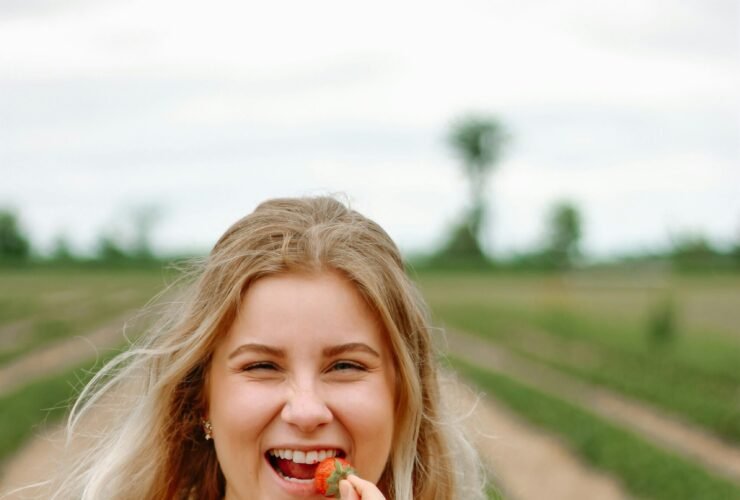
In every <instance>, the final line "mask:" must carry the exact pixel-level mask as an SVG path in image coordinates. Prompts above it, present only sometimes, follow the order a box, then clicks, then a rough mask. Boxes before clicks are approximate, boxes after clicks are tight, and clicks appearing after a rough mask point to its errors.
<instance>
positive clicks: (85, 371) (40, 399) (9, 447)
mask: <svg viewBox="0 0 740 500" xmlns="http://www.w3.org/2000/svg"><path fill="white" fill-rule="evenodd" d="M113 354H115V353H113V352H111V353H109V354H107V355H106V356H105V357H104V358H102V359H100V360H98V361H96V362H87V363H83V364H81V365H79V366H76V367H74V368H70V369H68V370H66V371H65V372H63V373H56V374H51V375H48V376H46V377H42V378H39V379H36V380H34V381H32V382H30V383H28V384H27V385H25V386H23V387H21V388H19V389H17V390H16V391H14V392H12V393H10V394H6V395H3V396H2V397H0V408H2V411H0V463H2V462H3V461H4V460H5V459H6V458H8V457H9V456H10V455H11V454H12V453H13V452H14V451H16V450H17V449H18V448H19V447H20V446H21V445H22V444H23V443H24V442H25V441H26V440H27V439H28V438H30V437H31V436H32V435H33V434H35V433H36V432H38V431H39V430H40V429H41V428H43V427H44V426H45V425H47V424H50V423H53V422H55V421H57V420H58V419H59V418H61V417H62V416H64V415H65V414H66V413H67V411H68V410H69V408H70V405H71V404H72V403H73V402H74V400H75V398H76V396H77V395H78V394H79V391H80V390H81V388H82V387H84V385H85V384H86V383H87V382H88V381H89V380H90V379H91V378H92V376H93V374H94V373H95V371H96V369H97V368H100V366H102V363H103V362H105V361H106V360H107V359H110V357H112V355H113Z"/></svg>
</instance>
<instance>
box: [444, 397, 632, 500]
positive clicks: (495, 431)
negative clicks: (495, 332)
mask: <svg viewBox="0 0 740 500" xmlns="http://www.w3.org/2000/svg"><path fill="white" fill-rule="evenodd" d="M446 389H447V390H448V391H450V392H451V393H453V394H454V398H455V400H456V401H457V402H458V404H459V405H460V408H459V410H458V411H460V412H461V413H462V414H465V413H467V411H469V410H471V409H473V412H472V415H471V416H470V418H469V419H468V420H467V421H466V426H467V427H468V432H470V433H471V435H472V436H474V438H475V440H476V442H477V443H478V446H479V449H480V451H481V454H482V458H483V460H484V462H485V463H486V466H487V468H488V470H489V471H491V475H492V480H493V481H494V482H495V483H496V485H497V486H498V487H499V488H500V489H501V491H502V493H503V495H504V497H505V498H506V500H541V499H543V498H547V499H548V500H573V499H599V500H623V499H627V498H629V496H627V494H626V493H625V492H624V491H623V489H622V488H621V486H620V485H619V483H618V481H617V480H616V479H615V478H614V477H612V476H610V475H608V474H605V473H603V472H600V471H598V470H596V469H594V468H592V467H590V466H589V465H588V464H585V463H583V462H582V461H580V460H579V459H578V458H576V457H575V456H574V455H573V453H572V452H571V451H570V450H569V449H568V448H567V447H566V446H565V445H564V444H563V443H562V442H561V441H559V440H558V439H557V438H555V437H553V436H552V435H550V434H548V433H545V432H542V431H541V430H539V429H536V428H534V427H532V426H530V425H528V424H525V423H523V422H522V421H521V419H520V418H519V417H517V416H516V415H514V414H513V413H512V412H510V411H509V410H508V409H506V408H505V407H504V406H502V405H501V404H499V403H497V402H496V401H494V400H492V399H489V398H485V397H480V398H476V394H475V393H474V392H473V390H471V389H470V388H469V387H467V386H464V385H462V384H448V385H447V387H446Z"/></svg>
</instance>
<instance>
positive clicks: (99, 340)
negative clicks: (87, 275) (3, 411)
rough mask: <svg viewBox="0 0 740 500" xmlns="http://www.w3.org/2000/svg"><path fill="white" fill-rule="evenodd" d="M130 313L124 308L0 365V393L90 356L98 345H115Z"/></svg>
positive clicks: (14, 388) (76, 363)
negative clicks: (91, 327)
mask: <svg viewBox="0 0 740 500" xmlns="http://www.w3.org/2000/svg"><path fill="white" fill-rule="evenodd" d="M132 315H133V313H131V312H128V313H126V314H124V315H122V316H119V317H118V318H116V319H115V320H113V321H111V322H110V323H108V324H107V325H105V326H102V327H100V328H98V329H97V330H94V331H92V332H91V333H89V334H87V335H84V336H78V337H72V338H66V339H62V340H59V341H57V342H54V343H51V344H49V345H46V346H43V347H41V348H40V349H37V350H35V351H33V352H31V353H29V354H27V355H25V356H22V357H20V358H18V359H16V360H14V361H11V362H10V363H8V364H7V365H5V366H3V367H0V395H3V394H9V393H11V392H13V391H14V390H16V389H18V388H20V387H22V386H23V385H25V384H26V383H28V382H29V381H31V380H34V379H36V378H39V377H41V376H44V375H48V374H52V373H59V372H62V371H64V370H65V369H67V368H71V367H73V366H78V365H79V364H81V363H83V362H85V361H86V360H89V359H94V358H95V356H96V355H97V354H98V352H99V351H100V350H102V349H110V348H114V347H116V346H118V345H119V344H120V343H121V342H122V341H123V339H124V338H123V334H122V326H123V325H124V324H125V323H126V321H127V320H128V319H129V318H131V317H132Z"/></svg>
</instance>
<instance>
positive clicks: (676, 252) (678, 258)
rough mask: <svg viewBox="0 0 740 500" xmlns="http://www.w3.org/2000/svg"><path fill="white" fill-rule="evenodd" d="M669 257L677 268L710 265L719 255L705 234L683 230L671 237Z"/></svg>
mask: <svg viewBox="0 0 740 500" xmlns="http://www.w3.org/2000/svg"><path fill="white" fill-rule="evenodd" d="M671 243H672V244H671V250H670V254H669V256H670V258H671V260H672V261H673V264H674V265H676V266H677V267H679V268H685V269H694V268H705V267H707V266H711V265H713V264H714V263H716V261H717V260H718V259H719V258H720V257H721V255H720V254H721V252H719V251H718V250H717V249H716V248H714V247H713V246H712V244H711V243H710V242H709V240H708V239H707V237H706V236H704V235H703V234H701V233H698V232H685V233H682V234H678V235H674V236H673V237H672V238H671Z"/></svg>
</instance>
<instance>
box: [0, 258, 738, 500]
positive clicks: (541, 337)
mask: <svg viewBox="0 0 740 500" xmlns="http://www.w3.org/2000/svg"><path fill="white" fill-rule="evenodd" d="M172 279H173V276H172V274H171V273H164V272H161V271H159V270H151V269H150V270H131V269H129V270H123V269H118V270H101V269H97V270H85V269H76V270H65V269H23V270H13V269H0V464H2V465H1V466H2V468H3V469H4V470H16V469H15V468H14V466H13V464H14V460H15V457H16V456H18V454H22V453H23V449H24V446H25V445H26V444H27V443H30V442H32V441H33V439H34V438H33V435H34V434H36V433H40V432H44V431H47V430H48V429H49V428H51V427H53V426H54V425H56V422H59V421H60V417H62V416H63V415H64V413H65V411H66V410H65V408H66V404H67V403H68V402H69V401H70V398H71V397H73V395H74V393H75V390H76V388H79V387H80V384H81V383H82V382H83V381H84V379H85V377H87V376H89V372H86V371H84V370H83V369H84V368H88V367H92V366H97V365H95V362H96V359H97V361H98V365H99V362H100V358H105V357H106V356H109V355H112V354H113V353H114V352H116V349H117V348H120V346H121V345H123V344H124V342H125V338H124V336H123V332H122V327H123V323H124V321H127V318H131V317H132V315H133V314H134V313H135V312H136V311H137V310H139V309H140V308H142V307H143V306H145V304H147V302H148V301H149V299H150V298H152V297H153V296H154V295H155V294H156V293H157V292H159V291H161V290H162V289H163V288H164V287H165V285H166V284H167V283H169V282H171V281H172ZM415 279H416V280H417V282H418V283H419V286H420V288H421V290H422V293H423V295H424V297H425V298H426V299H427V301H428V303H429V304H430V306H431V308H432V311H433V317H434V320H435V324H436V325H438V326H440V327H443V328H445V329H446V330H448V332H447V333H448V336H449V344H448V345H447V347H448V349H449V355H448V359H449V362H450V364H451V366H452V367H453V368H455V369H457V371H458V372H459V373H460V376H461V379H462V380H466V381H467V382H468V383H469V384H470V385H471V386H472V387H474V388H476V390H479V391H481V393H482V394H484V396H483V397H484V399H485V400H490V402H491V407H492V408H494V407H495V408H498V407H501V408H505V409H506V410H505V412H506V414H507V418H509V419H513V420H516V421H515V422H511V423H510V424H507V425H510V426H509V427H506V429H509V430H508V431H507V432H510V433H511V435H508V436H507V435H500V436H498V437H497V439H496V440H493V441H491V440H483V439H482V441H483V442H482V444H481V446H485V447H489V448H490V447H493V448H494V449H493V450H490V451H492V453H491V454H492V455H493V456H495V458H496V459H497V460H498V462H497V461H495V460H494V461H493V462H487V463H488V464H489V469H490V473H491V477H492V478H493V482H494V483H495V485H496V486H497V489H498V490H500V491H498V492H496V493H494V489H493V488H492V489H491V493H490V495H491V498H494V497H496V498H499V497H501V498H506V499H509V498H511V499H527V498H537V496H536V492H535V493H531V492H525V491H524V490H521V491H520V490H518V486H517V485H518V484H521V483H522V481H521V480H520V478H517V477H515V475H516V474H517V473H518V474H519V475H521V474H523V468H524V465H522V467H521V469H522V471H520V472H517V471H516V470H513V471H509V470H507V469H506V468H505V467H503V466H502V467H501V468H499V467H497V465H496V464H497V463H501V462H502V461H504V460H506V455H505V451H504V450H506V443H507V439H508V438H511V440H512V442H513V440H514V438H515V436H514V433H515V432H517V433H525V434H527V433H529V434H527V436H528V437H532V436H535V435H536V436H538V439H540V441H536V440H533V439H524V437H527V436H516V437H517V438H519V437H521V438H522V439H521V441H520V442H522V443H524V442H526V443H536V442H541V441H542V439H546V440H551V441H548V443H550V444H549V445H548V446H554V447H556V448H557V449H558V453H555V454H552V455H547V454H542V455H541V456H543V457H544V456H547V457H550V456H553V457H561V458H558V459H555V458H551V459H549V460H551V461H552V462H553V463H548V464H547V468H548V469H551V472H552V473H553V475H557V472H558V470H559V469H558V467H559V466H562V467H566V465H565V464H564V463H563V464H561V463H558V462H560V461H562V462H565V461H568V463H569V465H568V467H570V468H571V469H572V470H573V473H572V477H574V478H580V479H573V481H575V482H578V481H583V482H584V483H585V482H586V481H587V480H589V481H590V480H592V479H593V476H594V474H595V475H597V476H598V478H603V480H604V481H607V482H609V484H610V486H609V488H611V489H612V490H613V491H615V493H614V496H609V498H612V497H613V498H655V499H662V498H675V499H681V498H697V497H696V493H697V492H702V493H703V494H702V497H701V498H740V472H737V471H740V459H738V460H737V463H736V464H734V465H733V464H732V462H733V461H734V459H735V457H740V370H739V369H738V368H737V367H738V366H740V276H702V275H690V276H672V275H670V274H666V273H664V272H659V273H652V274H651V273H645V272H638V273H630V272H628V271H625V272H620V273H609V272H599V273H595V272H594V273H577V274H572V275H527V274H500V273H486V274H475V273H469V272H468V273H449V272H445V273H441V272H440V273H434V272H423V273H420V274H418V275H416V276H415ZM666 301H670V304H671V318H672V321H673V325H674V326H673V327H672V329H671V332H670V334H669V335H668V336H667V337H666V338H662V339H661V340H659V341H656V340H655V339H654V338H652V337H651V336H650V334H649V331H650V326H649V325H650V318H651V315H653V314H654V311H655V310H657V309H658V308H660V307H661V304H664V303H665V302H666ZM105 327H108V328H111V329H112V331H113V332H114V333H113V334H110V333H109V334H107V336H106V337H105V338H107V340H106V344H105V345H101V346H100V347H101V350H100V352H97V353H96V352H94V351H92V350H91V351H90V354H91V356H90V357H89V358H85V359H81V360H78V361H77V362H75V363H68V364H66V365H65V364H64V363H62V364H60V365H54V364H48V365H44V366H48V367H49V369H48V370H47V371H46V372H43V371H42V372H34V373H35V375H33V377H32V378H30V379H27V380H26V379H24V380H13V384H12V387H13V388H12V390H10V391H5V392H3V391H2V389H1V388H2V377H3V376H5V377H12V376H13V373H26V372H22V371H16V372H13V370H15V369H16V367H17V366H19V365H21V364H22V363H23V361H24V360H30V359H33V356H34V355H36V354H38V353H40V352H42V351H45V350H46V351H48V352H52V351H51V348H52V347H54V346H55V345H56V344H60V343H64V342H74V341H75V339H76V338H77V337H79V336H85V335H87V334H89V333H90V332H93V331H96V330H99V329H101V328H105ZM137 328H140V327H136V326H132V327H131V328H130V329H129V331H128V332H127V333H128V334H129V335H136V334H137V332H138V330H137ZM466 339H467V340H466ZM77 342H80V341H79V339H77ZM475 342H480V343H482V344H475ZM464 344H468V345H469V346H470V345H472V346H473V349H472V351H471V349H470V348H468V349H467V350H466V349H464V348H462V346H463V345H464ZM79 345H83V344H79ZM443 345H444V344H443ZM476 345H477V346H489V347H490V348H491V349H495V352H496V353H497V354H496V355H495V356H493V355H491V356H488V357H486V356H487V355H486V354H481V353H485V352H487V351H486V350H485V349H483V348H481V347H477V348H476V347H475V346H476ZM491 352H493V351H491ZM517 366H525V367H527V368H526V370H523V371H522V370H519V371H517V370H516V369H515V368H516V367H517ZM532 367H534V368H532ZM538 370H542V373H552V374H556V375H548V376H546V377H544V378H546V379H547V380H544V381H543V380H538V379H537V377H536V376H532V375H531V374H536V373H537V372H538ZM548 370H549V371H548ZM561 377H562V379H561ZM540 378H543V377H540ZM561 380H562V383H561ZM566 386H567V387H566ZM586 391H590V392H588V394H585V392H586ZM594 391H600V392H598V394H599V395H600V397H601V398H602V399H603V398H605V397H606V398H609V397H613V398H615V399H616V398H621V399H622V400H624V401H625V402H627V403H629V404H630V405H633V407H636V408H637V409H641V408H643V407H644V408H645V409H646V411H648V412H653V413H654V414H655V415H657V416H656V417H655V418H656V420H655V421H654V422H653V423H652V424H650V425H653V427H650V425H648V426H644V425H642V424H641V423H640V422H639V421H638V419H631V417H630V416H629V415H627V416H625V417H624V418H621V417H620V418H621V419H617V420H615V419H612V418H611V417H610V415H609V414H608V413H609V412H603V411H599V409H598V408H597V407H596V406H591V405H592V403H591V401H592V400H593V398H592V397H591V396H592V395H593V394H594ZM589 398H591V399H589ZM483 406H485V405H483ZM633 413H634V412H633ZM490 416H491V418H490V419H488V420H486V422H493V423H490V424H486V425H491V426H492V427H496V425H497V424H496V422H503V421H502V420H497V418H498V417H500V416H501V415H498V414H492V415H490ZM481 421H482V420H481ZM501 425H502V429H503V428H504V427H503V423H502V424H501ZM661 426H663V427H666V428H668V430H669V431H670V432H674V434H670V432H668V431H666V432H665V433H663V432H662V430H661V428H660V427H661ZM671 426H672V427H671ZM515 428H516V429H519V430H516V431H515V430H513V429H515ZM671 429H673V430H671ZM675 429H678V430H675ZM478 430H479V431H481V429H478ZM482 431H484V432H483V433H484V434H489V435H490V434H494V435H495V434H497V429H496V428H492V429H483V430H482ZM675 432H686V433H687V434H684V435H686V436H689V437H691V439H688V438H687V439H683V438H682V439H681V440H680V441H681V443H683V444H680V445H679V444H677V443H675V442H674V443H672V442H671V438H670V436H673V435H677V434H675ZM679 435H680V434H679ZM666 436H668V437H666ZM692 436H693V437H692ZM694 438H695V439H694ZM536 446H537V445H535V444H528V445H527V447H526V448H524V449H520V450H517V452H518V453H521V454H522V458H521V463H522V464H526V463H527V462H528V461H529V462H532V463H534V458H533V456H532V457H530V458H531V460H528V458H527V453H530V454H534V453H536V452H537V450H536V449H535V448H536ZM566 455H567V459H566V458H565V457H566ZM726 457H729V458H726ZM728 460H729V462H730V464H729V465H726V464H725V462H728ZM562 470H564V469H562ZM532 473H533V472H532V470H529V469H528V470H527V474H532ZM534 473H538V472H537V471H535V472H534ZM539 473H541V474H543V475H546V473H547V471H545V470H544V467H543V470H541V471H540V472H539ZM561 475H563V477H564V474H561ZM530 477H531V476H530ZM543 477H544V476H543ZM568 477H571V476H568ZM0 478H2V480H1V481H2V482H0V492H1V491H3V486H4V484H3V483H4V482H7V481H8V480H9V479H8V478H7V477H4V476H3V474H2V470H0ZM10 479H12V478H10ZM598 480H599V481H601V480H602V479H598ZM524 482H530V483H531V481H524ZM568 488H571V489H567V488H566V489H564V490H563V495H562V498H568V497H571V498H576V497H577V495H578V494H585V493H576V494H575V495H576V496H574V493H573V492H577V491H584V490H578V489H577V488H578V485H569V486H568ZM573 488H574V489H573ZM553 491H554V490H553ZM592 491H596V490H592ZM533 495H534V496H533ZM549 498H560V497H558V496H557V495H555V494H554V493H553V494H552V495H550V496H549ZM603 498H607V496H604V497H603Z"/></svg>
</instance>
